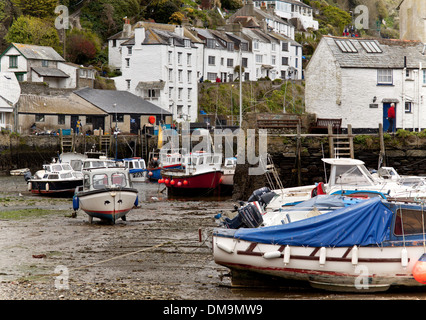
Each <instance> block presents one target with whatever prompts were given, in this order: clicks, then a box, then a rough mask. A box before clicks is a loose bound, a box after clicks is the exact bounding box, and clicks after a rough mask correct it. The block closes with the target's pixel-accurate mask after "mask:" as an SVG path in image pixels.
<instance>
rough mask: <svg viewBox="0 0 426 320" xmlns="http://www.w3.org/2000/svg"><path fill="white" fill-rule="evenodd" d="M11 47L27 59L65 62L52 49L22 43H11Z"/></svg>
mask: <svg viewBox="0 0 426 320" xmlns="http://www.w3.org/2000/svg"><path fill="white" fill-rule="evenodd" d="M12 45H13V46H14V47H15V48H16V49H17V50H18V51H19V52H20V53H21V54H22V55H23V56H24V57H25V58H27V59H31V60H50V61H65V59H64V58H62V57H61V55H60V54H59V53H57V52H56V51H55V49H53V48H52V47H46V46H36V45H32V44H22V43H12Z"/></svg>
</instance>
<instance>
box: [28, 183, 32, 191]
mask: <svg viewBox="0 0 426 320" xmlns="http://www.w3.org/2000/svg"><path fill="white" fill-rule="evenodd" d="M32 188H33V185H32V183H31V182H28V191H31V189H32Z"/></svg>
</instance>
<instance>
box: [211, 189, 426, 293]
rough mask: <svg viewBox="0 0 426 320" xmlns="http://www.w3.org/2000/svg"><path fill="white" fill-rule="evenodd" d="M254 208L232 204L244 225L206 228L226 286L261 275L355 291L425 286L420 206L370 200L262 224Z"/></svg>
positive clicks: (425, 272) (327, 287)
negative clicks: (227, 276)
mask: <svg viewBox="0 0 426 320" xmlns="http://www.w3.org/2000/svg"><path fill="white" fill-rule="evenodd" d="M257 208H258V206H256V205H254V204H248V205H247V206H245V207H243V208H240V209H239V211H238V215H239V216H240V217H239V219H240V220H241V221H243V224H244V225H243V226H244V227H239V228H238V229H229V228H216V229H215V230H214V232H213V256H214V260H215V262H216V263H217V264H220V265H223V266H226V267H228V268H229V269H231V274H232V283H233V284H242V283H241V281H242V279H249V280H250V282H253V280H255V279H258V276H262V279H263V280H264V279H265V276H266V278H268V279H269V278H272V279H275V281H276V280H277V279H282V280H283V284H285V283H289V281H292V282H290V283H292V284H293V285H294V281H301V283H302V282H303V283H309V284H310V285H311V286H313V287H316V288H321V289H326V290H332V291H352V292H357V293H363V292H374V291H386V290H387V289H389V288H390V287H398V286H402V287H419V286H423V287H424V285H425V284H426V249H425V245H426V243H425V225H424V222H422V221H425V220H424V215H425V212H424V208H423V206H422V205H417V204H407V203H398V202H389V201H387V200H384V199H381V198H379V197H376V198H371V199H366V200H363V201H359V202H358V203H355V204H353V205H350V206H346V207H343V208H340V209H336V210H332V211H330V212H326V213H323V214H320V215H313V216H311V217H305V218H303V219H301V220H298V221H294V222H289V223H285V224H277V225H272V226H266V227H263V226H261V224H262V213H261V212H260V210H258V209H257ZM263 280H262V281H263ZM245 284H246V283H245Z"/></svg>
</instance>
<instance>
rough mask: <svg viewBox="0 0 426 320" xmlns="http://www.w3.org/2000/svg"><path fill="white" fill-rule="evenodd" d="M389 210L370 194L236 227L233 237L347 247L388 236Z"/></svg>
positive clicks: (281, 243) (368, 243)
mask: <svg viewBox="0 0 426 320" xmlns="http://www.w3.org/2000/svg"><path fill="white" fill-rule="evenodd" d="M392 216H393V212H392V211H391V210H390V209H389V208H388V207H387V206H385V205H384V204H383V203H382V202H381V199H379V198H372V199H369V200H365V201H362V202H360V203H359V204H354V205H351V206H348V207H345V208H342V209H337V210H335V211H332V212H328V213H324V214H322V215H319V216H315V217H311V218H308V219H304V220H300V221H296V222H292V223H289V224H284V225H278V226H271V227H260V228H255V229H249V228H241V229H238V230H237V231H236V232H235V234H234V237H235V238H238V239H242V240H247V241H254V242H259V243H273V244H280V245H287V244H288V245H293V246H312V247H323V246H332V247H347V246H353V245H359V246H366V245H370V244H380V243H381V242H383V241H384V240H386V239H388V238H389V233H390V225H391V221H392Z"/></svg>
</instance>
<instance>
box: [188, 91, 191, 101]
mask: <svg viewBox="0 0 426 320" xmlns="http://www.w3.org/2000/svg"><path fill="white" fill-rule="evenodd" d="M191 93H192V89H191V88H188V100H189V101H191Z"/></svg>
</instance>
